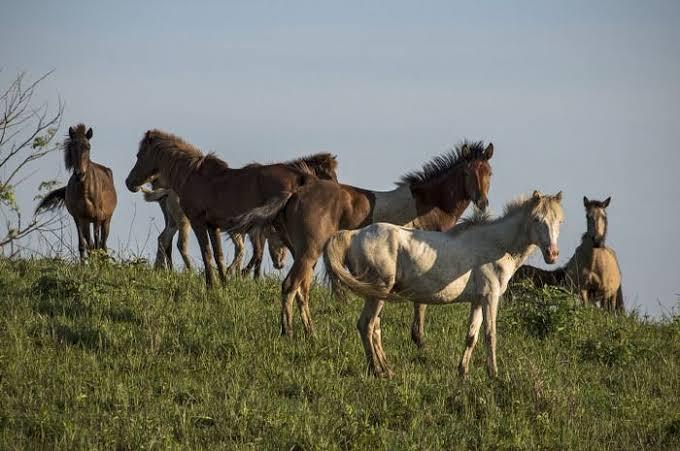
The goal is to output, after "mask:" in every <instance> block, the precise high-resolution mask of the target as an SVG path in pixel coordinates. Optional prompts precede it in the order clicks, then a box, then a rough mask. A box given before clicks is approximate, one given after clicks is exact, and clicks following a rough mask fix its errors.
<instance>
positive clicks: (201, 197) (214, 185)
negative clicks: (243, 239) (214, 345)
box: [125, 130, 317, 288]
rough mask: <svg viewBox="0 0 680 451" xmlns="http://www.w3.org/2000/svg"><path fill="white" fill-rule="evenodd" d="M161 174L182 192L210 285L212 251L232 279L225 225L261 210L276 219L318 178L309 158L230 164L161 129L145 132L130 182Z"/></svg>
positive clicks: (136, 184)
mask: <svg viewBox="0 0 680 451" xmlns="http://www.w3.org/2000/svg"><path fill="white" fill-rule="evenodd" d="M156 178H161V179H162V180H165V181H167V182H168V183H169V185H170V188H171V189H172V190H173V191H174V192H175V193H177V195H178V196H179V199H180V206H181V208H182V210H183V211H184V213H185V214H186V216H187V218H188V219H189V222H190V224H191V228H192V229H193V230H194V234H195V235H196V238H197V239H198V244H199V246H200V249H201V257H202V259H203V266H204V268H205V282H206V286H207V287H208V288H212V287H213V285H214V275H213V270H212V253H211V251H210V247H209V242H210V244H211V245H212V251H213V252H214V253H215V260H216V261H217V270H218V273H219V276H220V280H221V282H222V284H225V283H226V281H227V273H226V267H225V265H224V261H223V259H224V256H223V252H222V242H221V240H220V232H221V229H225V230H226V231H232V230H231V228H232V227H233V225H234V221H235V219H236V218H242V217H243V216H244V215H245V216H247V215H248V214H257V215H258V216H259V217H264V218H270V217H271V218H273V217H275V216H276V215H277V214H278V213H279V211H280V210H281V209H282V208H283V207H284V206H285V204H286V203H287V201H288V199H289V198H290V197H291V196H292V195H293V194H294V193H295V192H296V191H297V190H298V189H299V188H300V187H302V186H303V185H305V184H309V183H311V182H312V181H314V180H316V179H317V177H316V175H314V173H313V171H312V170H311V169H310V168H309V165H308V162H307V160H306V159H304V158H301V159H298V160H294V161H291V162H287V163H278V164H269V165H263V166H250V167H246V168H241V169H233V168H230V167H229V166H228V165H227V164H226V163H225V162H224V161H222V160H221V159H219V158H218V157H216V156H215V155H214V154H212V153H211V154H207V155H204V154H203V153H202V152H201V151H200V150H198V149H197V148H196V147H194V146H192V145H191V144H189V143H187V142H185V141H184V140H182V139H181V138H179V137H177V136H175V135H172V134H170V133H166V132H163V131H160V130H149V131H147V132H146V133H145V134H144V137H143V138H142V140H141V142H140V144H139V150H138V152H137V161H136V163H135V165H134V167H133V168H132V169H131V170H130V173H129V174H128V176H127V178H126V180H125V184H126V186H127V188H128V189H129V190H130V191H132V192H137V191H139V189H140V188H141V186H142V185H144V184H146V183H148V182H150V181H152V180H154V179H156Z"/></svg>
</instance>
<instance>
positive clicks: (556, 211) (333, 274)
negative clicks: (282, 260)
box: [324, 191, 563, 377]
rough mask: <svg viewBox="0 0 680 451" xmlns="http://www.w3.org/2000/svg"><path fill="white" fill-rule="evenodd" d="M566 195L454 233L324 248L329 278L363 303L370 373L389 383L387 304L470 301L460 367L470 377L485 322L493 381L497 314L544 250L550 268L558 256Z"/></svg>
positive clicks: (383, 233) (362, 238)
mask: <svg viewBox="0 0 680 451" xmlns="http://www.w3.org/2000/svg"><path fill="white" fill-rule="evenodd" d="M561 200H562V192H559V193H557V194H556V195H555V196H544V195H542V194H541V193H539V192H538V191H534V193H533V195H532V196H531V197H528V198H526V197H525V198H522V199H519V200H516V201H514V202H511V203H510V204H508V205H507V206H506V207H505V213H504V215H503V216H502V217H500V218H498V219H495V220H489V219H488V218H487V217H486V216H483V215H481V214H477V215H476V217H474V218H472V219H468V220H466V221H464V222H463V223H461V224H460V225H458V226H456V227H454V228H453V229H452V230H451V231H449V232H432V231H423V230H413V229H407V228H404V227H400V226H395V225H392V224H387V223H377V224H372V225H369V226H367V227H364V228H363V229H359V230H353V231H346V230H343V231H340V232H338V233H336V234H335V235H334V236H333V237H332V238H331V239H330V241H328V243H327V244H326V248H325V251H324V261H325V263H326V270H327V271H328V275H329V277H330V278H331V279H334V281H335V282H339V283H340V284H342V285H345V286H346V287H348V288H349V289H351V290H352V291H354V292H355V293H357V294H359V295H361V296H363V297H364V298H365V302H364V309H363V312H362V313H361V316H360V317H359V321H358V323H357V328H358V329H359V333H360V335H361V339H362V341H363V345H364V350H365V351H366V357H367V359H368V366H369V370H370V371H371V372H372V373H373V374H374V375H376V376H385V377H391V376H392V375H393V374H394V372H393V371H392V369H391V368H390V366H389V364H388V362H387V357H386V356H385V352H384V351H383V347H382V338H381V330H380V312H381V310H382V308H383V304H384V302H385V301H386V300H389V301H397V300H405V299H408V300H410V301H412V302H419V303H425V304H448V303H452V302H470V303H471V304H472V306H471V309H470V318H469V330H468V334H467V339H466V342H465V343H466V348H465V351H464V353H463V356H462V358H461V361H460V365H459V367H458V370H459V373H460V375H461V376H465V375H466V374H467V372H468V366H469V362H470V357H471V355H472V350H473V349H474V347H475V344H476V342H477V336H478V333H479V329H480V326H481V324H482V319H483V320H484V325H485V328H484V331H485V335H486V342H487V348H488V370H489V376H490V377H495V376H496V374H497V372H498V368H497V365H496V312H497V309H498V300H499V298H500V296H501V295H502V294H503V293H504V292H505V290H506V288H507V286H508V281H509V280H510V278H511V277H512V275H513V274H514V272H515V270H516V269H517V268H518V267H519V266H521V265H522V263H523V262H524V260H526V259H527V257H528V256H529V255H530V254H531V253H532V252H533V251H534V250H535V249H536V246H538V247H539V248H540V249H541V252H542V253H543V258H544V259H545V261H546V263H549V264H550V263H555V261H556V260H557V256H558V255H559V248H558V247H557V237H558V236H559V232H560V224H561V223H562V221H563V212H562V207H561V205H560V202H561Z"/></svg>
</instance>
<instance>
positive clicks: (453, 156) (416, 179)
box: [397, 140, 486, 185]
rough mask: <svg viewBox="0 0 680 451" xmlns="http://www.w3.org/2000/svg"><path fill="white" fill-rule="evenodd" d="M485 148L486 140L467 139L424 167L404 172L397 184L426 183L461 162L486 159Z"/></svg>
mask: <svg viewBox="0 0 680 451" xmlns="http://www.w3.org/2000/svg"><path fill="white" fill-rule="evenodd" d="M485 149H486V146H485V145H484V141H467V140H465V141H463V142H462V143H460V144H458V145H457V146H456V147H455V148H453V149H451V150H450V151H449V152H447V153H445V154H443V155H439V156H436V157H434V158H433V159H432V160H430V161H428V162H427V163H425V164H424V165H423V167H422V169H420V170H417V171H411V172H409V173H407V174H404V175H403V176H402V177H401V179H399V182H397V184H398V185H412V184H417V183H426V182H429V181H431V180H434V179H436V178H439V177H441V176H442V175H444V174H446V173H447V172H449V171H450V170H451V169H453V168H454V167H456V166H457V165H459V164H462V163H467V162H469V161H474V160H486V157H485V156H484V150H485Z"/></svg>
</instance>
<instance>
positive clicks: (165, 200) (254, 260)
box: [142, 179, 288, 279]
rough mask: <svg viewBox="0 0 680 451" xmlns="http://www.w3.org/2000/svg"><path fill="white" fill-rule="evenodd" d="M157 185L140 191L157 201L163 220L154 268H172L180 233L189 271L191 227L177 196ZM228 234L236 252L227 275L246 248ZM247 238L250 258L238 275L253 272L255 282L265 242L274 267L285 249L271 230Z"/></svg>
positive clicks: (237, 266)
mask: <svg viewBox="0 0 680 451" xmlns="http://www.w3.org/2000/svg"><path fill="white" fill-rule="evenodd" d="M157 182H158V179H156V180H154V181H153V182H152V187H153V188H154V189H153V190H147V189H145V188H142V191H144V200H146V201H147V202H158V203H159V205H160V207H161V210H162V212H163V216H164V218H165V228H164V229H163V231H161V233H160V234H159V235H158V250H157V252H156V262H155V265H154V266H155V267H156V268H157V269H159V268H168V267H169V268H170V269H172V240H173V238H174V235H175V233H177V232H179V238H178V240H177V249H178V250H179V253H180V255H181V256H182V259H183V260H184V267H185V268H186V269H188V270H190V269H191V267H192V264H191V260H190V259H189V246H188V240H189V229H190V228H191V225H190V224H189V219H188V218H187V217H186V215H185V214H184V212H183V211H182V207H181V206H180V204H179V196H177V194H176V193H175V192H174V191H172V190H171V189H166V188H158V184H157ZM230 235H231V239H232V242H233V243H234V247H235V252H234V260H233V261H232V263H231V264H230V265H229V266H228V267H227V274H229V273H231V272H233V271H234V270H236V271H238V270H240V267H241V260H242V259H243V254H244V247H245V243H244V241H243V236H242V235H241V234H238V233H232V234H230ZM248 238H249V239H250V243H251V245H252V247H253V255H252V257H251V259H250V261H249V262H248V264H247V265H246V267H245V268H244V269H243V271H242V272H241V275H243V276H246V275H248V274H249V273H250V271H251V270H253V277H254V278H255V279H258V278H259V277H260V273H261V269H260V268H261V265H262V257H263V253H264V246H265V243H267V245H268V250H269V256H270V257H271V259H272V263H273V265H274V268H276V269H281V268H283V266H284V265H285V263H286V257H287V255H288V253H287V250H288V249H287V248H286V245H285V244H284V243H283V241H281V239H280V238H279V236H278V234H277V233H276V232H275V231H274V230H272V228H271V227H267V228H260V229H253V230H251V231H249V232H248Z"/></svg>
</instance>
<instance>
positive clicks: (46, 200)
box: [35, 186, 66, 214]
mask: <svg viewBox="0 0 680 451" xmlns="http://www.w3.org/2000/svg"><path fill="white" fill-rule="evenodd" d="M65 200H66V187H65V186H64V187H63V188H59V189H55V190H54V191H50V192H49V193H48V194H47V196H45V197H43V199H42V200H41V201H40V203H39V204H38V206H37V207H35V213H36V214H37V213H40V212H41V211H45V210H54V209H57V208H61V207H63V206H64V201H65Z"/></svg>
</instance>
